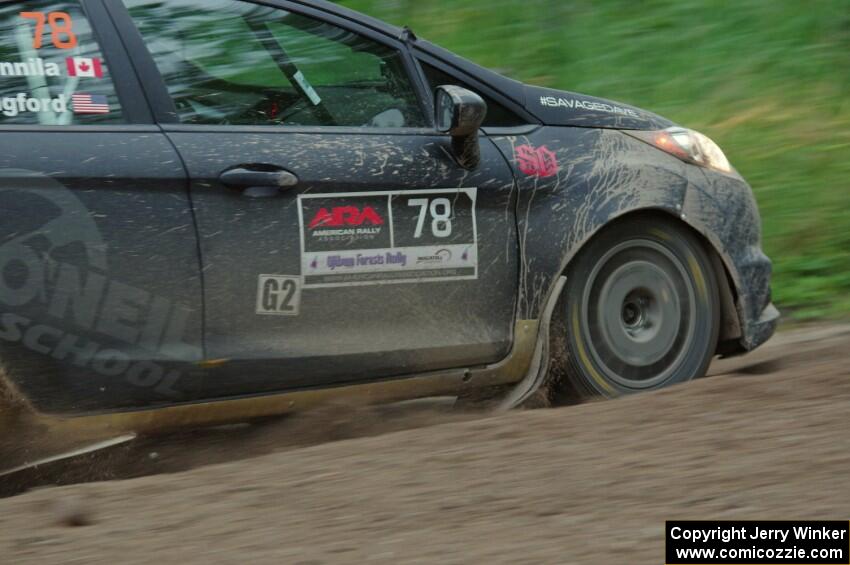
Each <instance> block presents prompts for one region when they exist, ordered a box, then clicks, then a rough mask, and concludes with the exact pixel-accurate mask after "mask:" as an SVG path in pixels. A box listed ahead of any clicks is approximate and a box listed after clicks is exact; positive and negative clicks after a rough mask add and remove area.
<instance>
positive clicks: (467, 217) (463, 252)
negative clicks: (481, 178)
mask: <svg viewBox="0 0 850 565" xmlns="http://www.w3.org/2000/svg"><path fill="white" fill-rule="evenodd" d="M476 197H477V189H476V188H450V189H434V190H425V191H395V192H357V193H344V194H335V195H300V196H299V197H298V203H299V206H298V216H299V225H300V232H301V273H302V275H303V277H304V288H322V287H336V286H357V285H376V284H394V283H412V282H435V281H447V280H470V279H477V278H478V232H477V227H476V218H475V204H476Z"/></svg>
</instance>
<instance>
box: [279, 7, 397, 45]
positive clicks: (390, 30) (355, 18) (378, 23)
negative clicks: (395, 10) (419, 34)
mask: <svg viewBox="0 0 850 565" xmlns="http://www.w3.org/2000/svg"><path fill="white" fill-rule="evenodd" d="M290 2H292V3H293V4H300V5H302V6H305V7H307V8H315V9H318V10H321V11H323V12H328V13H330V14H333V15H335V16H339V17H342V18H344V19H346V20H350V21H352V22H355V23H358V24H360V25H362V26H365V27H368V28H370V29H373V30H375V31H379V32H381V33H385V34H386V35H389V36H391V37H394V38H396V39H398V38H400V37H401V35H402V33H404V29H403V28H400V27H398V26H394V25H392V24H388V23H387V22H384V21H382V20H379V19H377V18H373V17H372V16H367V15H366V14H363V13H361V12H358V11H356V10H352V9H350V8H346V7H345V6H340V5H339V4H336V3H334V2H328V1H326V0H290Z"/></svg>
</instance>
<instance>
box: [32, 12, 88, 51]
mask: <svg viewBox="0 0 850 565" xmlns="http://www.w3.org/2000/svg"><path fill="white" fill-rule="evenodd" d="M20 16H21V17H22V18H23V19H25V20H34V21H35V34H34V35H33V38H32V47H33V49H41V47H42V45H44V27H45V25H47V26H50V38H51V41H52V42H53V46H54V47H56V48H57V49H73V48H74V47H76V46H77V36H76V35H75V34H74V31H73V28H74V20H72V19H71V15H70V14H68V13H67V12H48V13H45V12H21V13H20Z"/></svg>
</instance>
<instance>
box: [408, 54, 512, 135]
mask: <svg viewBox="0 0 850 565" xmlns="http://www.w3.org/2000/svg"><path fill="white" fill-rule="evenodd" d="M419 64H420V65H422V70H423V71H424V72H425V78H427V79H428V84H429V86H430V87H431V90H432V91H433V90H435V89H436V88H437V87H438V86H443V85H446V84H453V85H455V86H462V87H463V88H466V89H468V90H471V91H473V92H476V93H477V94H478V95H479V96H481V97H482V98H483V99H484V101H485V102H486V103H487V117H486V118H485V119H484V127H488V126H489V127H496V128H497V127H513V126H521V125H525V124H526V122H524V121H523V120H522V119H520V118H519V117H518V116H517V115H516V114H514V113H513V112H511V111H510V110H508V109H507V108H505V107H504V106H502V105H501V104H499V103H498V102H496V101H495V100H493V99H492V98H490V97H489V96H487V95H485V94H482V93H481V92H478V91H477V90H476V89H474V88H472V87H470V86H469V85H467V84H465V83H464V82H463V81H460V80H458V79H456V78H455V77H453V76H451V75H449V74H447V73H444V72H443V71H441V70H440V69H438V68H436V67H432V66H431V65H429V64H428V63H423V62H421V61H420V62H419Z"/></svg>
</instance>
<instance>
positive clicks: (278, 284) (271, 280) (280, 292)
mask: <svg viewBox="0 0 850 565" xmlns="http://www.w3.org/2000/svg"><path fill="white" fill-rule="evenodd" d="M300 309H301V277H293V276H288V275H260V277H259V283H258V285H257V314H260V315H264V316H297V315H298V313H299V311H300Z"/></svg>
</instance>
